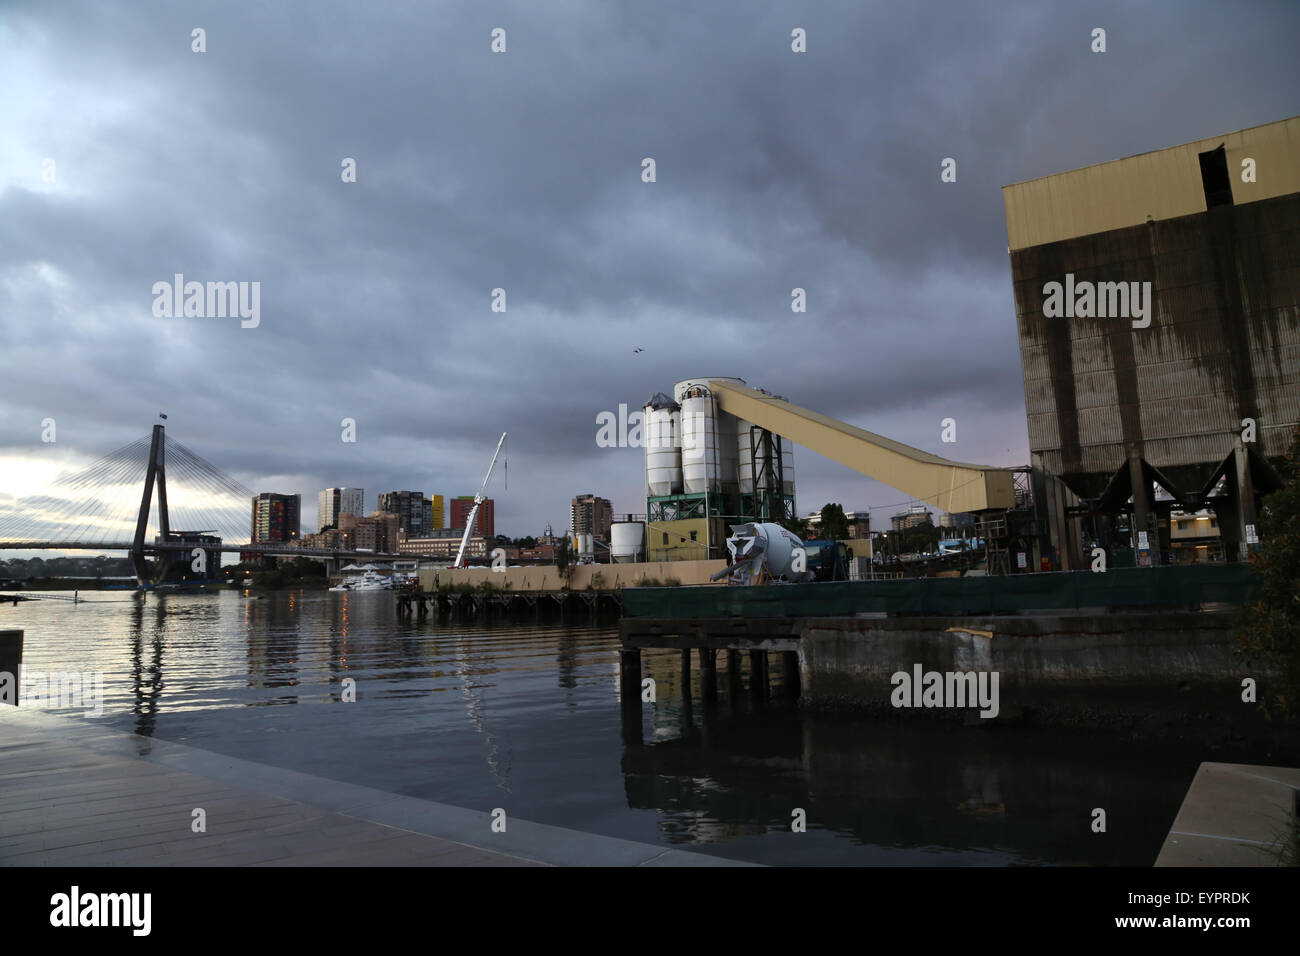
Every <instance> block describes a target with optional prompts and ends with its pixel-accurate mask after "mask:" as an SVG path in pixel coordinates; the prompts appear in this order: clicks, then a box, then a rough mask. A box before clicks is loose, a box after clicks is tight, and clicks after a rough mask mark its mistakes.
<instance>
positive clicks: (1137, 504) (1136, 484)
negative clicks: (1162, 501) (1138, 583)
mask: <svg viewBox="0 0 1300 956" xmlns="http://www.w3.org/2000/svg"><path fill="white" fill-rule="evenodd" d="M1128 476H1129V484H1130V485H1131V486H1132V490H1133V554H1134V557H1135V558H1136V560H1137V563H1138V564H1139V565H1141V566H1143V567H1147V566H1149V565H1151V564H1152V563H1153V562H1152V561H1151V558H1150V555H1149V554H1148V557H1147V559H1146V561H1143V559H1142V556H1141V555H1140V554H1139V553H1138V552H1139V548H1138V542H1139V541H1140V540H1141V539H1140V538H1138V533H1139V532H1142V531H1145V532H1147V548H1148V551H1152V550H1156V549H1158V548H1159V541H1158V539H1157V540H1156V541H1152V540H1151V539H1152V537H1155V536H1154V535H1152V533H1151V530H1152V529H1151V485H1150V484H1149V483H1148V482H1147V480H1146V477H1145V476H1144V475H1143V473H1142V455H1141V453H1140V452H1139V451H1138V450H1137V446H1135V445H1131V446H1129V450H1128Z"/></svg>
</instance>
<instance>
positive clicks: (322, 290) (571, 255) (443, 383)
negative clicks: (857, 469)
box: [0, 0, 1300, 535]
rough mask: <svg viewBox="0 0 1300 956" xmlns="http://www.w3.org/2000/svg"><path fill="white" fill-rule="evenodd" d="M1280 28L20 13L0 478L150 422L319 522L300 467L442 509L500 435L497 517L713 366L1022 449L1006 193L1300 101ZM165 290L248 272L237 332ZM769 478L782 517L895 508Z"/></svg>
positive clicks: (1211, 12) (447, 13)
mask: <svg viewBox="0 0 1300 956" xmlns="http://www.w3.org/2000/svg"><path fill="white" fill-rule="evenodd" d="M1067 6H1068V9H1067V8H1065V7H1067ZM1058 8H1062V9H1058ZM498 27H499V28H502V29H504V30H505V31H506V38H507V48H506V52H504V53H494V52H492V50H491V46H490V44H491V31H492V30H493V29H494V28H498ZM796 27H799V28H803V29H804V30H806V33H807V52H806V53H794V52H792V50H791V31H792V30H793V29H794V28H796ZM1094 27H1102V28H1104V29H1105V30H1106V32H1107V50H1106V52H1105V53H1093V52H1092V51H1091V50H1090V43H1091V40H1090V35H1091V31H1092V29H1093V28H1094ZM195 28H201V29H202V30H203V31H204V32H205V42H206V50H205V52H203V53H196V52H193V51H192V49H191V45H192V31H193V30H194V29H195ZM1298 28H1300V7H1297V6H1296V5H1295V4H1294V3H1290V2H1277V3H1263V2H1261V3H1246V4H1238V5H1232V6H1230V7H1229V6H1225V5H1223V4H1222V3H1218V2H1204V3H1194V2H1168V3H1159V2H1148V3H1143V4H1132V3H1126V2H1123V3H1121V2H1116V3H1095V4H1070V5H1058V4H1044V3H1041V2H1035V3H1020V2H998V3H969V2H953V3H942V4H930V3H914V4H913V3H907V4H863V3H861V2H857V0H844V2H838V0H835V2H833V0H825V2H819V3H817V4H795V3H777V2H746V3H739V2H729V3H710V4H700V3H687V2H681V3H679V2H671V0H668V2H662V0H661V2H654V3H647V4H630V3H621V2H608V0H591V2H579V0H572V2H545V3H536V2H516V3H510V2H502V3H492V4H486V3H478V2H463V3H380V4H360V3H351V4H344V3H321V2H310V3H308V2H287V0H285V2H276V3H273V4H253V3H226V2H222V3H187V4H176V3H170V2H169V3H162V2H157V3H148V2H146V3H141V2H134V0H133V2H121V3H112V2H96V3H88V2H86V3H61V4H47V3H35V2H31V3H22V2H20V3H17V4H10V5H9V6H8V7H7V8H6V11H5V12H4V13H3V14H0V50H3V59H4V61H5V63H6V67H7V69H6V79H7V81H8V82H7V84H6V85H7V89H6V94H5V97H4V98H3V102H0V117H2V118H3V119H2V121H0V122H2V125H3V129H4V134H5V135H4V147H3V151H2V152H0V331H2V332H3V349H2V350H0V492H6V491H10V492H12V487H11V486H15V487H16V485H17V483H18V482H17V476H19V474H20V472H23V471H24V469H26V470H28V471H30V470H31V469H32V468H33V467H34V466H38V465H40V464H42V463H48V462H49V461H50V460H51V459H53V460H55V461H58V462H60V463H66V464H69V465H71V464H74V463H76V462H78V461H87V460H90V459H93V458H95V457H97V456H98V455H100V454H103V453H105V452H107V451H109V450H111V449H113V448H117V447H119V446H121V445H123V444H125V443H127V442H130V441H132V440H133V439H135V438H138V437H140V436H141V435H143V434H145V433H146V432H147V431H148V428H149V426H150V424H151V423H152V422H153V421H154V420H155V415H156V414H157V412H158V411H159V410H164V411H166V412H167V414H168V429H169V433H170V434H172V435H174V436H175V437H176V438H178V439H179V440H181V441H183V442H184V443H185V444H186V445H187V446H188V447H190V448H192V449H194V450H195V451H196V452H198V453H199V454H201V455H203V456H204V457H205V458H207V459H208V460H210V461H212V462H214V463H216V464H218V465H220V466H221V467H222V468H224V469H225V470H226V471H228V472H230V473H231V474H232V475H233V476H234V477H236V478H237V479H238V480H240V481H241V482H243V483H244V484H245V485H247V486H249V487H250V488H253V489H254V490H257V491H279V492H301V493H303V495H304V508H305V512H306V514H305V516H304V517H305V520H304V525H305V526H307V527H306V528H305V530H314V525H312V524H311V522H310V518H311V515H312V512H313V510H314V503H315V492H316V491H317V490H318V489H320V488H323V487H326V486H328V485H361V486H364V487H365V489H366V492H367V507H368V508H373V507H374V503H375V494H376V493H377V492H380V491H388V490H393V489H398V488H410V489H417V490H421V491H425V492H427V493H438V494H443V495H447V496H454V495H457V494H472V493H473V492H474V491H475V490H476V489H477V487H478V484H479V482H480V481H481V477H482V472H483V470H484V469H485V468H486V466H487V462H488V459H489V457H490V455H491V452H492V448H493V446H494V445H495V442H496V439H497V437H498V435H499V434H500V433H501V432H502V431H508V432H509V433H510V439H509V442H508V446H507V449H508V451H507V458H508V460H509V463H510V467H509V475H508V481H509V487H508V488H507V487H506V486H505V476H504V475H499V476H497V477H494V480H493V484H492V487H491V489H490V492H489V493H490V494H492V495H493V496H494V497H495V498H496V500H497V505H496V513H497V529H498V531H500V532H504V533H507V534H511V535H524V534H537V533H539V532H540V531H541V529H542V526H543V525H544V524H546V523H547V522H550V523H552V524H553V525H554V526H555V528H556V530H557V531H559V530H561V529H563V528H564V527H565V526H566V525H567V520H568V519H567V513H568V503H569V499H570V498H571V497H572V496H573V495H576V494H579V493H583V492H594V493H596V494H601V495H604V496H606V497H610V498H612V499H613V502H614V508H615V511H616V512H641V511H644V508H645V499H644V485H643V472H642V452H641V451H640V450H638V449H629V448H624V449H606V448H599V447H597V444H596V441H595V435H596V416H597V415H598V414H599V413H600V412H601V411H605V410H615V411H616V410H617V409H618V406H619V403H627V404H628V405H629V406H632V407H637V406H639V405H640V404H641V403H642V402H643V401H644V400H645V399H646V398H648V397H649V396H650V395H651V394H652V393H654V392H656V391H662V390H668V389H669V388H670V387H671V385H672V383H673V382H675V381H677V380H680V379H684V378H687V377H691V376H698V375H708V374H715V375H726V376H738V377H741V378H744V379H746V380H747V381H748V382H749V383H750V384H751V385H756V386H760V387H763V388H767V389H769V390H771V391H773V392H776V393H778V394H782V395H785V396H786V397H788V398H790V399H791V400H793V401H795V402H798V403H800V404H804V405H807V406H809V407H812V408H815V409H817V410H818V411H820V412H823V413H825V414H828V415H832V416H835V417H837V418H841V419H843V420H845V421H848V422H851V423H853V424H856V425H859V426H861V427H863V428H867V429H870V430H872V431H875V432H878V433H881V434H884V435H888V436H889V437H892V438H895V439H897V440H899V441H903V442H906V443H908V444H911V445H914V446H917V447H920V448H923V449H926V450H929V451H934V452H938V453H941V454H945V455H947V456H949V457H952V458H955V459H958V460H962V461H981V462H987V463H989V464H995V465H1015V464H1023V463H1026V462H1027V461H1028V446H1027V437H1026V430H1025V421H1024V392H1023V385H1022V381H1021V370H1020V358H1019V353H1018V351H1017V348H1016V336H1015V314H1014V304H1013V298H1012V288H1011V280H1010V273H1009V268H1008V263H1007V257H1006V245H1007V237H1006V225H1005V219H1004V216H1003V208H1002V197H1001V187H1003V186H1005V185H1008V184H1010V183H1014V182H1018V181H1022V180H1025V179H1029V178H1034V177H1038V176H1044V175H1050V174H1052V173H1056V172H1060V171H1063V170H1066V169H1072V168H1076V167H1079V166H1085V165H1089V164H1092V163H1096V162H1102V161H1105V160H1109V159H1115V158H1119V157H1122V156H1127V155H1132V154H1134V153H1139V152H1143V151H1146V150H1151V149H1158V148H1161V147H1165V146H1170V145H1174V144H1178V143H1182V142H1186V141H1189V140H1193V139H1198V138H1202V137H1208V136H1213V135H1215V134H1218V133H1223V132H1229V131H1232V130H1237V129H1241V128H1245V127H1249V126H1253V125H1257V124H1260V123H1265V122H1271V121H1273V120H1277V119H1281V118H1283V117H1287V116H1291V115H1294V114H1296V113H1298V112H1300V67H1297V63H1298V62H1300V61H1297V58H1296V56H1295V51H1294V37H1295V36H1296V35H1297V33H1300V29H1298ZM646 157H652V158H653V159H654V160H655V163H656V182H654V183H644V182H642V178H641V172H642V160H643V159H644V158H646ZM948 157H951V158H954V159H955V160H956V162H957V181H956V182H955V183H944V182H941V181H940V176H939V173H940V163H941V161H942V160H943V159H945V158H948ZM348 158H351V159H354V160H355V162H356V170H357V177H356V182H355V183H348V182H344V181H343V178H342V176H341V175H340V173H341V168H342V164H343V161H344V160H345V159H348ZM47 160H53V167H52V168H53V170H54V171H55V175H54V177H53V179H54V181H53V182H50V181H47V179H48V178H49V176H48V172H47V171H48V170H49V169H50V168H51V167H50V164H48V163H47V162H46V161H47ZM43 173H45V174H46V175H45V176H44V177H43ZM177 273H182V274H184V276H185V277H186V279H187V280H190V279H192V280H195V281H201V282H206V281H218V282H226V281H244V282H259V283H260V289H261V316H260V322H259V324H258V325H257V327H256V328H241V324H240V321H239V320H238V319H237V318H233V319H232V318H200V317H188V318H186V317H176V318H160V317H157V316H155V315H154V314H153V311H152V304H153V300H154V296H153V294H152V292H151V289H152V287H153V285H154V284H155V283H156V282H160V281H162V282H168V283H170V282H171V281H172V277H173V275H174V274H177ZM795 287H799V288H803V289H805V290H806V292H807V301H808V309H807V312H806V313H803V314H796V313H792V312H791V309H790V295H791V289H793V288H795ZM495 288H502V289H504V290H506V296H507V311H506V312H504V313H501V312H493V311H492V309H491V303H492V297H491V294H492V290H493V289H495ZM635 349H643V351H641V352H635V351H634V350H635ZM945 417H953V418H955V419H956V420H957V423H958V442H957V444H956V445H945V444H943V443H941V441H940V421H941V419H943V418H945ZM47 418H53V419H55V420H56V421H57V422H58V427H59V432H58V443H57V445H48V444H43V443H42V442H41V441H40V435H41V422H42V420H44V419H47ZM345 418H352V419H354V420H355V421H356V423H357V425H356V428H357V441H356V442H355V443H344V442H342V441H341V440H340V435H341V430H342V429H341V425H340V423H341V421H342V420H343V419H345ZM796 473H797V479H798V505H799V510H800V512H801V513H807V512H808V511H810V510H814V509H816V508H820V506H821V505H822V504H823V503H825V502H826V501H840V502H842V503H843V504H844V506H845V507H846V508H847V509H850V510H852V509H859V508H865V507H868V506H870V507H873V508H879V509H882V511H881V513H880V514H878V515H877V516H876V522H875V523H876V525H877V526H879V525H880V524H882V523H884V521H885V520H887V516H888V513H889V512H891V511H894V510H898V507H899V506H901V505H903V504H905V503H906V501H905V496H904V495H902V494H901V493H900V492H897V491H894V490H892V489H889V488H886V487H884V486H881V485H879V484H876V483H875V482H871V481H868V480H867V479H864V478H862V477H861V476H859V475H857V474H855V473H854V472H852V471H850V470H848V469H847V468H844V467H842V466H840V465H837V464H835V463H833V462H830V461H827V460H825V459H822V458H820V457H818V456H816V455H814V454H813V453H811V452H796ZM10 478H12V479H14V480H13V481H9V480H6V479H10Z"/></svg>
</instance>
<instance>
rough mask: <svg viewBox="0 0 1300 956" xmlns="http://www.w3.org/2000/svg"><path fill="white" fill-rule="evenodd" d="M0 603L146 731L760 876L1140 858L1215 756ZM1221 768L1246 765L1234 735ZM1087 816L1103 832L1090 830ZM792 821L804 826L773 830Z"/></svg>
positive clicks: (590, 668)
mask: <svg viewBox="0 0 1300 956" xmlns="http://www.w3.org/2000/svg"><path fill="white" fill-rule="evenodd" d="M3 613H4V617H3V619H2V620H3V625H4V626H12V627H19V628H23V629H24V630H26V632H27V635H26V665H27V666H28V667H29V668H32V669H45V670H49V669H54V668H70V667H72V666H77V667H90V668H91V669H94V670H100V671H103V673H104V676H105V681H104V684H105V693H104V714H105V716H104V717H103V718H100V719H101V720H103V721H104V722H106V723H108V724H110V725H112V726H115V727H117V728H119V729H123V730H131V731H134V732H135V733H138V734H140V735H142V736H143V737H145V738H148V737H161V738H164V739H168V740H180V741H184V742H186V743H190V744H193V745H195V746H200V747H204V748H207V749H210V750H215V751H218V752H221V753H228V754H231V755H234V756H238V757H243V758H245V759H249V760H254V761H259V762H263V763H269V764H273V765H276V766H281V767H287V768H291V769H295V770H301V771H303V772H306V773H313V774H317V775H320V776H324V777H328V778H332V779H339V780H346V781H348V782H353V783H358V784H362V785H365V786H370V787H376V788H379V789H384V790H389V791H392V792H397V793H404V794H410V795H412V796H418V797H424V798H427V799H432V800H439V801H443V802H447V803H452V804H456V805H458V806H465V807H471V808H475V809H480V810H490V809H492V808H494V807H497V806H501V807H504V808H506V809H507V812H508V813H509V814H510V815H511V816H513V817H516V818H523V819H532V820H536V821H538V822H542V823H549V824H553V825H556V826H567V827H574V828H577V829H587V830H592V831H594V832H600V833H606V834H608V835H611V836H621V837H625V838H629V839H635V840H643V841H648V842H659V843H661V844H664V845H678V846H692V845H693V846H695V847H696V848H697V849H700V850H702V851H704V852H716V853H720V854H723V855H726V856H731V857H737V858H743V859H752V860H756V861H759V862H783V863H839V864H850V863H873V864H874V863H1037V862H1053V863H1067V864H1080V863H1082V864H1115V863H1125V864H1133V865H1149V864H1150V863H1151V861H1152V859H1153V858H1154V855H1155V853H1156V851H1157V850H1158V847H1159V845H1160V842H1161V840H1162V839H1163V837H1164V834H1165V832H1166V831H1167V830H1168V827H1169V824H1170V822H1171V821H1172V819H1173V816H1174V815H1175V814H1176V812H1177V809H1178V806H1179V804H1180V802H1181V798H1182V794H1183V792H1184V790H1185V788H1186V785H1187V783H1188V782H1189V781H1190V779H1191V777H1192V774H1193V773H1194V772H1195V769H1196V766H1197V764H1198V763H1199V761H1201V760H1203V759H1206V757H1207V755H1206V753H1205V752H1204V750H1203V748H1200V747H1197V746H1190V745H1189V746H1180V745H1170V744H1167V743H1166V744H1161V745H1159V746H1156V745H1140V744H1137V743H1134V742H1132V741H1129V740H1126V739H1122V738H1115V737H1106V736H1097V735H1088V734H1080V733H1064V732H1034V731H1030V730H1025V729H1015V728H1011V727H1007V728H1000V729H980V728H975V729H972V728H967V727H961V726H953V725H948V724H945V723H940V722H934V721H925V720H879V719H875V720H866V719H861V718H853V717H830V716H812V715H809V714H806V713H803V712H801V711H800V710H799V708H798V706H797V704H795V703H792V702H791V701H789V700H788V699H786V695H785V694H784V693H783V688H784V686H785V685H784V681H783V670H782V668H781V667H779V666H774V667H773V669H772V673H771V674H770V675H768V676H767V679H764V675H762V674H761V673H756V672H755V670H754V667H753V661H751V659H750V658H749V657H747V656H742V655H738V654H735V655H733V654H729V653H725V652H722V653H719V654H718V655H717V656H716V660H715V662H714V663H715V666H714V668H713V669H712V671H710V669H709V668H708V667H707V666H705V665H707V663H708V662H707V660H702V659H701V658H700V657H699V656H698V654H697V655H696V656H695V658H694V659H693V660H691V664H692V665H693V666H692V667H691V668H690V669H689V670H687V669H686V668H684V667H683V660H682V655H681V654H680V652H677V651H652V652H646V653H645V654H644V655H643V668H642V673H643V675H644V676H646V677H651V678H653V679H654V681H655V689H656V693H655V700H654V701H653V702H642V701H641V700H640V698H639V695H629V699H627V700H622V701H620V697H619V679H618V666H617V660H618V643H617V635H616V632H614V631H612V630H610V629H607V628H593V627H586V628H564V627H538V626H529V627H507V626H495V625H494V626H492V627H475V626H469V625H465V624H460V623H456V622H448V621H441V622H439V621H437V620H435V619H428V620H423V621H421V620H412V619H411V618H409V617H408V618H403V617H400V616H398V614H397V613H396V608H395V605H394V602H393V601H392V598H391V595H385V594H383V593H382V592H377V593H375V594H328V593H322V592H301V593H289V594H273V595H266V596H264V597H262V598H260V599H259V598H258V597H257V596H253V595H245V594H241V593H235V592H225V593H221V594H213V595H207V596H183V595H150V596H149V598H148V599H147V601H143V602H141V601H139V600H134V601H127V600H122V599H114V600H110V599H109V598H108V597H103V598H97V597H94V596H92V597H91V598H90V599H89V600H86V601H84V602H83V603H82V604H79V605H76V606H73V605H71V604H63V603H61V602H40V601H36V602H30V603H25V604H22V605H19V606H18V607H17V608H13V609H8V608H6V609H5V610H4V612H3ZM74 662H76V663H74ZM345 678H353V679H355V680H356V681H357V685H356V690H357V694H356V700H355V702H353V703H343V702H342V693H341V688H342V681H343V680H344V679H345ZM288 704H293V705H295V706H285V705H288ZM1214 759H1218V760H1229V761H1233V760H1236V761H1241V762H1250V761H1252V760H1259V761H1261V762H1263V759H1264V755H1262V754H1260V755H1256V754H1251V753H1250V752H1249V744H1248V743H1247V744H1242V745H1241V746H1240V747H1239V748H1238V749H1237V750H1236V751H1229V750H1228V749H1226V748H1225V749H1224V750H1221V751H1219V752H1217V753H1215V754H1214ZM1269 759H1270V760H1271V762H1274V763H1277V762H1285V759H1286V758H1285V756H1284V755H1278V754H1273V755H1270V756H1269ZM1097 806H1104V807H1107V808H1108V811H1109V818H1110V832H1109V833H1107V834H1105V835H1097V834H1093V833H1092V832H1091V830H1090V828H1089V826H1088V824H1089V822H1090V812H1091V809H1092V808H1093V807H1097ZM796 809H802V810H803V811H804V812H805V813H806V815H807V821H808V832H807V833H800V834H795V833H792V832H791V820H792V813H793V811H795V810H796Z"/></svg>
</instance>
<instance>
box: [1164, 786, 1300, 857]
mask: <svg viewBox="0 0 1300 956" xmlns="http://www.w3.org/2000/svg"><path fill="white" fill-rule="evenodd" d="M1297 791H1300V769H1295V768H1291V767H1257V766H1254V765H1253V764H1242V763H1203V764H1201V765H1200V767H1198V768H1197V770H1196V776H1195V777H1194V778H1193V779H1192V785H1191V786H1190V787H1189V788H1188V789H1187V796H1185V797H1184V798H1183V805H1182V806H1181V807H1180V808H1179V810H1178V816H1177V817H1176V818H1175V819H1174V825H1173V826H1172V827H1171V828H1170V830H1169V836H1167V837H1166V838H1165V843H1164V846H1163V847H1162V848H1161V850H1160V855H1159V856H1158V857H1156V866H1277V865H1278V857H1277V855H1276V854H1277V853H1278V849H1279V841H1280V840H1282V839H1286V838H1288V837H1289V835H1290V832H1291V827H1293V826H1294V825H1295V814H1296V793H1297Z"/></svg>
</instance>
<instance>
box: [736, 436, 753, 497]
mask: <svg viewBox="0 0 1300 956" xmlns="http://www.w3.org/2000/svg"><path fill="white" fill-rule="evenodd" d="M752 424H753V423H752V422H747V421H745V420H744V419H743V418H737V419H736V482H737V483H738V484H739V485H740V493H741V494H742V495H747V494H750V493H751V492H752V491H753V490H754V463H753V461H752V460H751V459H750V452H749V429H750V427H751V426H752Z"/></svg>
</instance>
